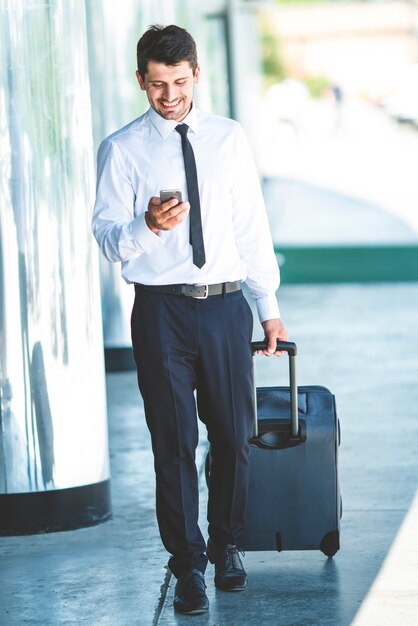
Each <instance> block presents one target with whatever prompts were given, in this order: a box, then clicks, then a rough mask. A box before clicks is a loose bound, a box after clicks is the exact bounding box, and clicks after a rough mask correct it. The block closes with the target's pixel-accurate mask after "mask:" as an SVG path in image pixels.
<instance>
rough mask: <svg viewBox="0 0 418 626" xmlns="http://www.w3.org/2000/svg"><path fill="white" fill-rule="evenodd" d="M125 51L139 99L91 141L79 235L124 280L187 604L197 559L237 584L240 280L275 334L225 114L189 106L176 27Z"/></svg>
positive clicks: (249, 185)
mask: <svg viewBox="0 0 418 626" xmlns="http://www.w3.org/2000/svg"><path fill="white" fill-rule="evenodd" d="M137 57H138V59H137V60H138V71H137V73H136V76H137V80H138V83H139V86H140V88H141V89H142V90H143V91H145V92H146V94H147V97H148V101H149V104H150V108H149V109H148V111H147V112H146V113H145V114H144V115H142V116H141V117H139V118H138V119H136V120H134V121H133V122H131V123H130V124H128V125H127V126H125V127H124V128H122V129H121V130H118V131H117V132H115V133H113V134H112V135H111V136H110V137H108V138H107V139H105V140H104V141H103V143H102V144H101V146H100V148H99V153H98V181H97V198H96V204H95V209H94V215H93V232H94V235H95V237H96V239H97V241H98V243H99V245H100V248H101V250H102V252H103V253H104V255H105V256H106V258H107V259H108V260H109V261H111V262H118V261H121V262H122V276H123V277H124V279H125V280H126V282H128V283H134V285H135V303H134V307H133V311H132V319H131V327H132V342H133V350H134V356H135V361H136V365H137V370H138V382H139V388H140V391H141V394H142V397H143V400H144V408H145V415H146V420H147V425H148V428H149V430H150V433H151V440H152V448H153V453H154V467H155V473H156V508H157V518H158V524H159V529H160V534H161V538H162V541H163V543H164V546H165V547H166V549H167V551H168V552H170V553H171V555H172V556H171V558H170V560H169V567H170V570H171V571H172V573H173V574H174V576H175V577H176V578H177V584H176V590H175V600H174V608H175V610H176V611H178V612H180V613H186V614H196V613H203V612H206V611H207V610H208V606H209V603H208V599H207V597H206V593H205V582H204V572H205V568H206V565H207V561H208V558H209V560H210V561H211V562H212V563H214V564H215V584H216V586H217V588H219V589H222V590H225V591H240V590H242V589H244V588H245V586H246V583H247V575H246V572H245V570H244V568H243V566H242V562H241V559H240V556H239V551H238V548H237V545H239V543H238V542H239V536H240V533H241V531H242V528H243V524H244V518H245V507H246V493H247V482H248V456H249V445H248V438H249V437H250V436H251V433H252V428H253V419H254V417H253V388H252V384H253V383H252V355H251V347H250V341H251V335H252V314H251V310H250V308H249V306H248V304H247V302H246V300H245V298H244V296H243V294H242V291H241V281H242V280H244V279H245V280H246V281H247V284H248V286H249V288H250V291H251V293H252V296H253V297H254V298H255V300H256V304H257V309H258V314H259V317H260V321H261V323H262V325H263V328H264V334H265V337H266V339H267V340H268V349H266V350H264V351H263V352H264V354H266V355H271V354H274V353H275V350H276V341H277V339H281V340H286V339H287V333H286V330H285V328H284V326H283V324H282V322H281V321H280V316H279V310H278V305H277V300H276V297H275V292H276V290H277V288H278V286H279V272H278V267H277V263H276V260H275V256H274V251H273V246H272V242H271V236H270V232H269V228H268V222H267V218H266V213H265V208H264V204H263V198H262V194H261V190H260V185H259V181H258V177H257V172H256V169H255V167H254V163H253V160H252V157H251V154H250V151H249V148H248V144H247V142H246V139H245V136H244V134H243V131H242V129H241V127H240V126H239V124H238V123H237V122H235V121H232V120H229V119H226V118H222V117H218V116H214V115H209V114H206V113H202V112H200V111H198V110H197V109H196V107H195V106H194V104H193V90H194V86H195V85H196V84H197V83H198V81H199V75H200V67H199V65H198V63H197V55H196V45H195V42H194V40H193V38H192V37H191V36H190V34H189V33H188V32H187V31H185V30H183V29H181V28H179V27H177V26H173V25H172V26H167V27H165V28H163V27H161V26H152V27H150V28H149V29H148V30H147V31H146V32H145V33H144V35H143V36H142V37H141V39H140V40H139V42H138V47H137ZM196 174H197V180H196ZM160 190H180V191H181V192H182V201H180V202H179V201H178V199H175V198H170V199H168V200H164V201H163V202H162V201H161V199H160V197H159V193H160ZM170 194H171V192H170V193H169V194H168V195H169V196H170ZM172 194H173V195H174V191H173V192H172ZM276 354H278V353H277V352H276ZM195 391H196V392H197V406H198V414H199V418H200V420H202V421H203V422H204V423H205V425H206V427H207V431H208V439H209V441H210V444H211V455H212V466H211V473H210V484H209V500H208V522H209V527H208V532H209V540H208V545H207V546H206V543H205V541H204V539H203V536H202V534H201V531H200V529H199V526H198V482H197V471H196V465H195V449H196V446H197V443H198V428H197V419H196V403H195V396H194V392H195Z"/></svg>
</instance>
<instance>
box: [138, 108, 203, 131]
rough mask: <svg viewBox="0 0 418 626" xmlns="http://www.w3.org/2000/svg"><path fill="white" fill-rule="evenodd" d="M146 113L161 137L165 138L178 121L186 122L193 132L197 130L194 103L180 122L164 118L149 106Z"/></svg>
mask: <svg viewBox="0 0 418 626" xmlns="http://www.w3.org/2000/svg"><path fill="white" fill-rule="evenodd" d="M148 115H149V117H150V120H151V122H152V124H153V126H154V127H155V128H156V130H157V131H158V133H159V134H160V135H161V137H162V138H163V139H167V137H168V136H169V135H170V134H171V133H172V132H173V130H174V129H175V127H176V126H177V125H178V124H179V123H180V124H187V125H188V126H189V128H191V130H192V131H193V132H194V133H197V132H198V126H199V124H198V118H197V109H196V107H195V106H194V105H193V106H192V108H191V109H190V111H189V112H188V114H187V115H186V117H185V118H184V120H182V121H181V122H177V121H176V120H165V119H164V118H163V117H161V115H159V114H158V113H157V112H156V111H154V109H153V108H151V107H150V108H149V109H148Z"/></svg>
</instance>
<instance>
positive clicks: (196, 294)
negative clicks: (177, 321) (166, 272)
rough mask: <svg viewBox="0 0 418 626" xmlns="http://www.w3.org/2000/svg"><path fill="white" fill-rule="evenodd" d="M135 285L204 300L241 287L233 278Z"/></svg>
mask: <svg viewBox="0 0 418 626" xmlns="http://www.w3.org/2000/svg"><path fill="white" fill-rule="evenodd" d="M136 287H139V288H140V289H144V290H145V291H155V292H156V293H165V294H168V295H172V296H186V297H189V298H197V299H198V300H205V299H206V298H207V297H208V296H222V295H224V294H225V293H232V292H234V291H239V290H240V289H241V281H240V280H234V281H233V282H231V283H218V284H216V285H141V284H140V283H135V288H136Z"/></svg>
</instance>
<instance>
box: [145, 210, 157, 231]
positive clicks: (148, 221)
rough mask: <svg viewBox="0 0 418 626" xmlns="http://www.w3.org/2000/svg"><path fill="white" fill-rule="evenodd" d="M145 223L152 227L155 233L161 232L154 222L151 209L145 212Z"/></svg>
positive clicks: (151, 229)
mask: <svg viewBox="0 0 418 626" xmlns="http://www.w3.org/2000/svg"><path fill="white" fill-rule="evenodd" d="M145 223H146V225H147V226H148V228H149V229H150V231H151V232H153V233H154V235H158V233H159V232H160V229H159V228H157V227H156V226H155V224H154V223H153V220H152V217H151V215H150V213H149V211H146V213H145Z"/></svg>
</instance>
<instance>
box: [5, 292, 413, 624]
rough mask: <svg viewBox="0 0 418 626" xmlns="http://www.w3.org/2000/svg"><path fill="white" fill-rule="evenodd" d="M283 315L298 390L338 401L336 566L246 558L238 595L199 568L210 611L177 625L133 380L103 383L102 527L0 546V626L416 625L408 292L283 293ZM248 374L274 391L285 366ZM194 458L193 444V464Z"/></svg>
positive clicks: (270, 363) (119, 377)
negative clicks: (108, 483)
mask: <svg viewBox="0 0 418 626" xmlns="http://www.w3.org/2000/svg"><path fill="white" fill-rule="evenodd" d="M281 307H282V314H283V317H284V319H285V320H286V324H287V326H288V328H289V330H290V333H291V338H292V339H293V340H294V341H296V342H297V344H298V348H299V356H298V378H299V382H300V384H316V383H319V384H323V385H325V386H328V387H329V388H330V389H332V391H333V392H334V393H335V395H336V398H337V409H338V412H339V417H340V420H341V427H342V443H341V448H340V479H341V489H342V496H343V503H344V513H343V519H342V528H341V544H342V545H341V550H340V552H338V553H337V555H336V556H335V558H334V559H332V560H327V559H326V558H325V557H324V555H323V554H322V553H316V552H298V553H297V552H293V553H281V554H278V553H248V554H247V555H246V557H245V560H244V564H245V567H246V569H247V571H248V573H249V586H248V588H247V589H246V590H245V591H244V592H242V593H239V594H227V593H222V592H216V591H215V589H214V586H213V580H212V579H213V568H212V566H209V567H208V570H207V584H208V595H209V599H210V603H211V608H210V613H209V614H208V615H204V616H200V617H189V616H187V617H186V616H178V615H175V614H174V612H173V607H172V599H173V586H174V584H173V582H172V581H171V582H170V581H169V577H168V575H167V570H166V568H165V565H166V562H167V555H166V554H165V552H164V550H163V548H162V546H161V543H160V540H159V536H158V529H157V526H156V521H155V515H154V478H153V467H152V454H151V451H150V444H149V436H148V433H147V430H146V426H145V424H144V417H143V409H142V404H141V402H140V400H139V396H138V392H137V388H136V379H135V374H134V373H124V374H111V375H109V376H108V398H109V424H110V449H111V466H112V477H113V478H112V486H113V489H112V491H113V519H112V520H111V521H110V522H108V523H105V524H103V525H101V526H96V527H93V528H87V529H81V530H78V531H73V532H68V533H56V534H49V535H39V536H33V537H9V538H2V539H0V563H1V565H0V623H1V624H2V626H22V625H24V624H31V625H36V626H38V625H39V626H61V625H63V626H64V625H68V626H69V625H71V626H72V625H77V626H78V625H81V624H86V625H89V626H131V625H138V626H151V625H153V626H155V625H156V624H159V625H161V626H167V625H171V624H186V623H187V624H190V623H191V622H193V624H196V625H199V624H207V625H210V626H214V625H216V626H224V625H225V626H226V625H233V626H250V625H251V626H254V624H260V625H264V624H265V625H269V626H299V625H300V626H302V625H303V626H307V625H315V626H317V625H318V626H349V625H353V626H366V625H367V626H374V625H376V626H377V625H378V626H389V624H390V626H393V623H396V624H397V625H399V626H414V625H415V624H416V623H418V582H417V571H418V556H417V555H418V542H417V532H416V528H417V527H418V510H417V508H418V507H417V504H416V500H415V505H414V506H412V503H413V499H414V496H415V493H416V487H417V478H418V454H417V447H416V441H417V431H418V423H417V420H416V406H417V403H418V386H417V366H418V325H417V313H416V312H417V310H418V285H416V284H410V285H405V284H386V285H361V286H357V285H347V286H309V287H306V286H284V287H283V288H282V289H281ZM255 328H256V333H255V337H256V338H258V337H260V335H261V333H260V332H259V330H258V325H256V326H255ZM257 372H258V374H257V376H258V381H259V384H266V385H269V384H275V383H276V382H277V381H279V384H281V383H283V384H284V381H285V380H286V375H287V367H286V363H285V361H283V360H279V359H277V360H276V359H266V358H263V357H258V361H257ZM203 458H204V441H202V443H201V446H200V448H199V451H198V463H199V465H200V466H201V465H202V461H203ZM75 462H77V460H76V459H75ZM203 483H204V481H203V477H202V525H204V517H205V511H204V498H205V489H204V484H203ZM408 511H409V514H408ZM167 584H168V587H167Z"/></svg>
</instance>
